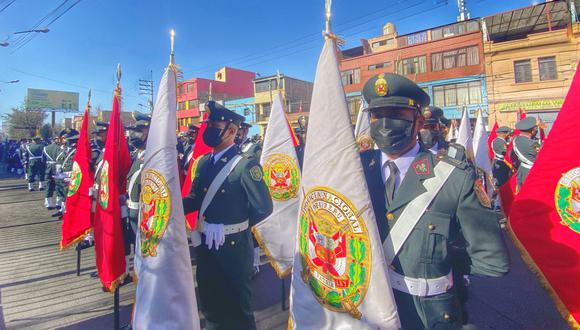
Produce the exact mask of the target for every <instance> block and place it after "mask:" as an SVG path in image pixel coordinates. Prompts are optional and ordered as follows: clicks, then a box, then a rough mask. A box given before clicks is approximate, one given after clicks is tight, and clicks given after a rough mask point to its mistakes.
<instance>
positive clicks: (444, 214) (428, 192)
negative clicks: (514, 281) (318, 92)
mask: <svg viewBox="0 0 580 330" xmlns="http://www.w3.org/2000/svg"><path fill="white" fill-rule="evenodd" d="M363 96H364V98H365V100H366V101H367V103H368V104H369V109H370V112H371V136H372V138H373V140H374V142H375V143H376V145H377V147H378V148H379V150H367V151H364V152H363V153H361V160H362V163H363V168H364V172H365V177H366V181H367V185H368V187H369V192H370V195H371V200H372V205H373V209H374V212H375V216H376V220H377V226H378V229H379V233H380V236H381V239H382V240H383V242H384V244H383V245H384V248H385V256H386V258H387V263H388V265H389V269H388V271H389V276H390V278H391V285H392V287H393V289H394V290H393V292H394V296H395V300H396V303H397V308H398V312H399V317H400V319H401V324H402V328H403V329H432V328H445V329H448V328H460V327H461V325H462V321H463V315H462V314H463V313H462V304H461V302H460V300H459V297H458V293H457V291H456V289H457V288H456V287H455V286H454V283H453V278H454V274H453V272H454V271H455V270H458V271H460V272H461V273H462V274H472V275H486V276H494V277H495V276H501V275H504V274H505V273H507V272H508V270H509V259H508V254H507V250H506V247H505V244H504V241H503V239H502V236H501V230H500V227H499V224H498V215H497V214H496V213H495V212H493V211H492V210H491V209H490V208H488V207H487V206H484V204H487V203H485V200H484V198H483V196H482V195H481V194H480V193H481V191H478V189H480V188H477V186H476V185H475V184H474V183H475V174H474V172H473V170H472V169H471V168H470V167H468V166H467V165H466V164H465V162H463V161H461V160H458V159H455V158H453V157H451V156H450V155H449V154H448V155H439V156H435V155H433V153H431V152H430V151H429V150H427V149H426V148H425V147H424V146H423V145H422V144H421V143H418V141H417V139H418V132H419V129H420V128H421V127H422V126H423V116H422V115H421V110H422V107H423V106H425V105H427V104H429V96H428V95H427V94H426V93H425V92H424V91H423V90H422V89H421V88H420V87H419V86H417V85H416V84H415V83H414V82H412V81H410V80H408V79H407V78H405V77H402V76H399V75H396V74H391V73H385V74H380V75H377V76H374V77H372V78H371V79H370V80H369V81H368V82H367V83H366V84H365V86H364V89H363ZM419 196H421V198H419Z"/></svg>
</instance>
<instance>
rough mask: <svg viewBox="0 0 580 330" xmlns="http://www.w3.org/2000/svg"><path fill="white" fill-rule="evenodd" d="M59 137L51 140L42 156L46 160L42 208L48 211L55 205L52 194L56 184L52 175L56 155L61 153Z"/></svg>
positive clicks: (54, 168)
mask: <svg viewBox="0 0 580 330" xmlns="http://www.w3.org/2000/svg"><path fill="white" fill-rule="evenodd" d="M61 146H62V142H61V137H60V136H59V137H55V138H54V139H52V143H51V144H49V145H47V146H46V147H44V150H43V152H42V153H43V154H44V158H45V159H46V170H45V171H44V176H45V178H46V195H45V196H44V206H45V207H46V208H47V209H48V210H54V208H55V207H56V204H55V203H54V198H53V196H54V192H55V191H56V183H55V181H54V177H53V176H54V175H55V173H56V160H57V158H58V155H59V154H60V153H61V152H62V148H61Z"/></svg>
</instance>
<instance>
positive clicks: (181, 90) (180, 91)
mask: <svg viewBox="0 0 580 330" xmlns="http://www.w3.org/2000/svg"><path fill="white" fill-rule="evenodd" d="M177 94H178V95H181V94H183V85H180V86H179V88H178V91H177Z"/></svg>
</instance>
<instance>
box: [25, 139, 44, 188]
mask: <svg viewBox="0 0 580 330" xmlns="http://www.w3.org/2000/svg"><path fill="white" fill-rule="evenodd" d="M25 149H26V154H25V157H26V160H27V163H28V175H27V177H28V191H34V181H36V177H37V176H38V190H44V186H43V182H44V171H45V160H44V159H43V154H42V151H43V150H44V145H43V144H42V137H41V136H40V135H37V136H35V137H34V139H33V141H32V143H30V144H28V145H27V146H26V147H25Z"/></svg>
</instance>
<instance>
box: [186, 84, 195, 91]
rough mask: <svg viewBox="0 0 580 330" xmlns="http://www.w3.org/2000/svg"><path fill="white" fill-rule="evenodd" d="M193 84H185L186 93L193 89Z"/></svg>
mask: <svg viewBox="0 0 580 330" xmlns="http://www.w3.org/2000/svg"><path fill="white" fill-rule="evenodd" d="M193 86H194V84H193V83H191V84H187V92H188V93H189V92H191V91H193Z"/></svg>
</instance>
